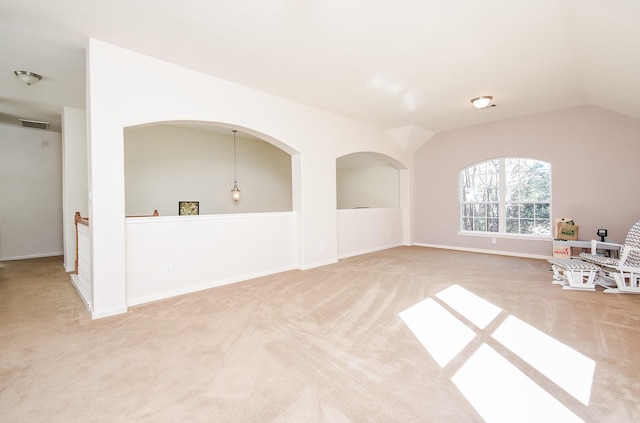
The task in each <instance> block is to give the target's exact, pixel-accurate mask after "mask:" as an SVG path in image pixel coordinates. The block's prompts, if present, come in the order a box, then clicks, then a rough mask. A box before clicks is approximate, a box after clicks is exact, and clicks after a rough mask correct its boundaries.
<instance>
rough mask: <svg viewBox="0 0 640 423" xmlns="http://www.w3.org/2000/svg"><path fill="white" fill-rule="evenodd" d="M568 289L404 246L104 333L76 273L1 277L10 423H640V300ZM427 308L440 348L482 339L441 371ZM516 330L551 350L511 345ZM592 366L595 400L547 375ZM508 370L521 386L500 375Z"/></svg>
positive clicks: (533, 267) (234, 289) (47, 262)
mask: <svg viewBox="0 0 640 423" xmlns="http://www.w3.org/2000/svg"><path fill="white" fill-rule="evenodd" d="M551 276H552V274H551V272H550V271H549V266H548V264H547V263H546V261H544V260H533V259H520V258H510V257H501V256H491V255H482V254H472V253H463V252H453V251H444V250H436V249H429V248H420V247H401V248H395V249H392V250H387V251H382V252H377V253H372V254H367V255H363V256H359V257H354V258H350V259H346V260H342V261H341V262H340V263H337V264H335V265H330V266H325V267H322V268H318V269H312V270H308V271H290V272H285V273H281V274H278V275H272V276H269V277H264V278H260V279H256V280H252V281H248V282H242V283H238V284H234V285H229V286H225V287H221V288H215V289H211V290H207V291H203V292H199V293H195V294H191V295H186V296H182V297H179V298H174V299H169V300H166V301H160V302H157V303H153V304H148V305H144V306H139V307H134V308H131V309H130V311H129V312H128V313H127V314H125V315H122V316H116V317H111V318H107V319H102V320H95V321H92V320H91V319H90V317H89V315H88V313H87V312H86V311H85V310H84V307H83V304H82V302H81V301H80V299H79V297H78V296H77V294H76V293H75V291H74V289H73V287H72V285H71V283H70V278H69V275H67V274H66V273H65V272H64V271H63V267H62V261H61V258H59V257H55V258H43V259H34V260H22V261H11V262H0V421H2V422H138V421H145V422H147V421H148V422H482V421H500V419H501V418H504V417H500V416H501V412H500V410H496V409H495V407H496V402H497V403H498V404H500V403H502V404H504V406H505V407H509V406H511V405H513V404H518V405H517V407H516V408H518V407H519V408H520V409H521V412H522V414H521V416H520V417H518V418H517V419H515V420H513V419H512V420H511V421H528V420H534V421H535V419H534V418H533V417H532V416H534V415H535V413H536V412H537V411H539V410H540V409H546V408H549V410H551V411H550V412H551V413H554V412H556V411H554V410H555V409H556V408H558V407H560V408H559V409H560V410H561V411H558V412H559V413H560V414H558V415H562V413H568V415H570V416H571V418H572V419H574V420H575V421H585V422H616V423H620V422H632V421H635V422H637V421H640V296H631V295H627V296H625V295H615V294H604V293H603V292H602V290H601V289H599V290H598V291H597V292H572V291H566V290H562V289H561V288H560V287H559V286H558V285H552V284H551ZM453 284H457V286H458V287H461V288H463V289H461V291H463V292H466V293H473V294H475V295H476V296H477V298H481V299H482V300H480V301H481V303H482V304H484V305H487V304H490V305H492V306H495V309H497V310H498V312H499V314H498V315H497V316H493V317H492V318H491V319H490V322H489V323H488V325H487V326H486V327H484V328H481V327H479V326H478V325H476V324H473V323H471V322H472V321H474V320H473V318H469V320H468V319H467V318H466V317H465V316H466V313H467V311H468V310H464V308H465V307H467V308H473V307H471V306H470V305H469V304H467V305H466V306H465V305H464V304H462V305H460V304H457V305H455V304H454V306H452V305H451V304H453V303H451V302H448V301H443V299H442V298H444V297H442V298H441V297H439V296H438V295H441V294H442V293H443V292H451V291H445V290H447V288H450V287H451V286H452V285H453ZM459 291H460V290H459ZM472 297H473V296H472ZM416 304H418V306H416V307H422V306H425V307H426V306H427V305H430V307H431V306H432V307H431V310H437V311H439V312H441V314H440V316H441V317H433V316H435V315H429V316H431V317H428V315H425V316H426V317H424V318H423V319H422V320H421V321H419V322H418V324H419V325H423V326H424V327H425V328H430V330H431V331H432V332H434V331H435V332H437V330H436V329H437V328H441V327H443V325H444V324H445V323H446V324H448V322H449V321H460V322H462V324H463V326H464V327H466V328H467V331H469V330H472V331H473V333H474V334H475V335H474V336H473V337H472V339H471V341H470V342H468V343H466V344H464V345H463V346H462V347H460V348H461V349H460V348H458V350H455V348H454V351H453V352H452V353H450V355H449V358H450V359H449V360H448V361H447V362H446V363H441V364H438V362H436V360H435V359H434V353H433V351H432V350H431V349H430V348H431V347H432V346H429V345H428V344H425V345H423V344H422V343H420V342H419V340H418V338H417V336H416V335H415V334H414V333H413V332H412V331H411V330H410V329H409V327H408V326H407V324H406V323H405V322H404V321H403V319H402V318H401V317H400V316H399V315H400V313H401V312H403V311H404V310H407V309H409V308H410V307H412V306H414V305H416ZM414 310H416V309H415V308H414ZM425 310H426V308H425ZM403 316H404V315H403ZM505 322H512V323H513V322H519V323H518V324H521V325H523V326H522V327H523V328H525V329H523V330H517V331H516V332H517V333H516V335H517V334H518V333H519V334H521V335H523V337H524V338H529V339H532V340H535V342H537V344H536V345H539V347H537V348H536V347H533V348H531V347H529V348H527V349H526V351H524V353H523V351H518V347H517V345H516V346H515V347H514V346H513V345H510V344H509V341H506V340H505V339H500V337H499V336H498V333H497V332H498V331H499V330H501V329H503V328H504V327H505V324H506V323H505ZM449 323H450V322H449ZM414 324H415V322H414ZM414 329H415V328H414ZM536 330H537V331H538V332H539V333H537V335H536V336H538V335H540V336H541V338H540V340H542V341H544V343H541V342H542V341H540V340H538V338H537V337H536V336H533V335H531V334H535V333H536V332H535V331H536ZM427 332H428V331H427ZM427 335H428V334H427ZM440 336H442V334H440ZM444 336H445V338H446V339H447V340H449V339H450V340H451V342H450V345H449V343H448V342H445V343H444V344H446V345H444V346H445V347H447V346H451V345H454V344H455V343H456V342H457V340H458V339H459V336H458V335H457V334H456V333H455V331H451V332H450V333H449V332H447V331H445V334H444ZM436 338H437V336H436ZM516 338H517V336H516ZM434 339H435V338H434ZM513 339H515V338H513ZM548 340H554V342H555V344H553V345H551V344H549V345H551V346H547V344H546V342H547V341H548ZM436 341H437V339H436V340H435V341H433V342H434V343H435V344H437V342H436ZM521 341H522V340H521ZM514 342H515V341H514ZM518 342H520V341H518ZM441 343H442V339H441ZM558 346H564V347H565V348H566V351H565V350H562V349H560V350H557V348H556V347H558ZM554 348H555V349H554ZM557 351H560V353H557ZM481 352H482V353H483V354H480V353H481ZM485 353H489V354H485ZM529 353H530V355H532V356H533V357H534V358H533V359H532V358H531V357H528V356H527V355H528V354H529ZM549 354H554V355H553V357H552V360H550V358H549V356H548V355H549ZM556 355H557V356H556ZM574 356H576V357H582V358H585V359H586V362H587V363H588V362H593V363H595V368H593V369H592V373H591V374H589V373H588V372H586V373H585V372H582V373H581V375H579V376H578V377H577V378H576V380H577V381H578V382H580V384H581V388H579V389H582V391H581V392H583V394H582V396H580V395H576V394H574V393H573V392H572V391H571V389H570V388H567V387H565V386H564V385H562V383H559V382H558V381H557V380H556V379H555V376H554V374H553V371H551V373H548V372H547V370H545V368H544V364H543V365H542V366H541V365H539V364H536V363H535V357H538V358H541V359H542V360H543V361H545V360H546V363H547V364H550V363H549V361H553V362H554V363H555V364H559V366H558V367H559V370H557V371H558V372H560V373H562V371H563V369H566V368H567V366H571V365H572V361H568V359H567V357H574ZM490 357H493V358H498V361H495V363H498V364H499V365H498V364H490V363H492V361H491V360H489V361H486V360H488V358H490ZM553 358H555V359H553ZM483 360H485V361H483ZM571 360H573V359H571ZM483 363H485V364H483ZM486 363H489V364H486ZM504 363H508V365H507V366H506V368H510V369H511V370H513V369H516V370H517V371H516V372H515V373H514V375H517V376H518V377H517V378H511V379H509V378H506V379H505V378H504V377H502V376H500V375H499V372H498V370H499V369H497V367H505V366H504V365H503V364H504ZM494 366H495V367H496V368H494ZM472 369H475V370H474V371H475V373H474V372H472V371H471V370H472ZM502 370H504V368H503V369H502ZM580 371H582V370H580ZM585 374H587V377H586V379H585ZM465 378H466V382H465ZM523 378H524V379H526V380H527V381H526V382H523V381H522V380H521V379H523ZM464 383H466V385H464V386H463V384H464ZM469 384H471V385H475V391H474V390H473V389H472V388H469V386H470V385H469ZM521 385H522V386H521ZM523 386H524V387H525V388H526V387H528V388H531V387H533V388H534V395H532V397H531V398H532V399H531V401H529V396H528V395H522V392H523V391H522V389H524V388H523ZM478 387H479V388H480V389H477V388H478ZM467 388H469V389H470V390H468V389H467ZM585 389H586V392H587V394H586V399H585V397H584V392H585ZM538 391H539V392H538ZM473 392H475V394H474V393H473ZM512 392H513V393H514V395H513V396H512V395H511V394H510V393H512ZM482 394H486V396H485V397H484V398H483V397H482ZM479 395H480V396H479ZM523 397H524V398H523ZM540 401H542V403H543V404H548V407H547V405H545V406H540ZM545 401H546V402H545ZM492 407H493V408H494V409H493V410H492ZM511 412H513V411H511ZM547 421H558V420H557V418H556V419H554V417H553V414H552V417H551V418H550V419H547Z"/></svg>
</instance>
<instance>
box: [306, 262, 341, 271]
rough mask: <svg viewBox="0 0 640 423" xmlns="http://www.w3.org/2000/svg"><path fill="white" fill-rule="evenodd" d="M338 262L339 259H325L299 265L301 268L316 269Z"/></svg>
mask: <svg viewBox="0 0 640 423" xmlns="http://www.w3.org/2000/svg"><path fill="white" fill-rule="evenodd" d="M337 262H338V260H324V261H318V262H315V263H311V264H308V265H305V266H301V267H299V269H300V270H309V269H314V268H316V267H322V266H328V265H330V264H336V263H337Z"/></svg>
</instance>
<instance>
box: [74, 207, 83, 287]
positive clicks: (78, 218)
mask: <svg viewBox="0 0 640 423" xmlns="http://www.w3.org/2000/svg"><path fill="white" fill-rule="evenodd" d="M80 219H82V217H81V216H80V212H76V214H75V216H74V218H73V221H74V223H75V225H76V268H75V274H76V275H77V274H78V222H79V221H80Z"/></svg>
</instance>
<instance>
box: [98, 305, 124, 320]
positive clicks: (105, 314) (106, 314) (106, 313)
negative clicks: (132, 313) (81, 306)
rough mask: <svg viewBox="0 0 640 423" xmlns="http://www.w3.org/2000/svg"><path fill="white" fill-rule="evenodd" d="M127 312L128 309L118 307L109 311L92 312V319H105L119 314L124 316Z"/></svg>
mask: <svg viewBox="0 0 640 423" xmlns="http://www.w3.org/2000/svg"><path fill="white" fill-rule="evenodd" d="M126 312H127V307H116V308H112V309H109V310H102V311H100V312H95V311H91V318H92V319H103V318H105V317H111V316H117V315H118V314H124V313H126Z"/></svg>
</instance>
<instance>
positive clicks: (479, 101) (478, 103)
mask: <svg viewBox="0 0 640 423" xmlns="http://www.w3.org/2000/svg"><path fill="white" fill-rule="evenodd" d="M491 100H493V97H491V96H490V95H483V96H481V97H476V98H474V99H473V100H471V104H473V107H475V108H476V109H484V108H485V107H487V106H488V105H489V104H490V103H491Z"/></svg>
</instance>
